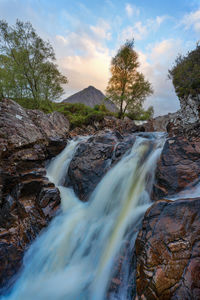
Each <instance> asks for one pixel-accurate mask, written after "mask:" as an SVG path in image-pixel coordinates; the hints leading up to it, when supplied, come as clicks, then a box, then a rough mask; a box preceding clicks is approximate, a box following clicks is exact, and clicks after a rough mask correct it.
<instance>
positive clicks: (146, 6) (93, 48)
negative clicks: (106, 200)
mask: <svg viewBox="0 0 200 300" xmlns="http://www.w3.org/2000/svg"><path fill="white" fill-rule="evenodd" d="M17 18H19V19H20V20H23V21H30V22H31V23H32V25H33V27H34V28H35V29H36V31H37V32H38V34H39V35H40V36H41V37H42V38H44V39H45V40H49V41H50V43H51V44H52V45H53V47H54V49H55V53H56V57H57V63H58V65H59V68H60V70H61V71H62V72H63V73H64V74H65V75H66V76H67V77H68V79H69V84H68V85H67V86H66V87H65V91H66V94H65V96H68V95H70V94H72V93H74V92H77V91H79V90H81V89H82V88H85V87H87V86H89V85H94V86H95V87H96V88H98V89H100V90H102V91H103V92H104V90H105V88H106V85H107V82H108V79H109V76H110V73H109V67H110V61H111V58H112V57H113V56H114V55H115V54H116V51H117V49H118V48H119V47H120V45H122V44H123V43H124V42H125V40H126V39H128V38H132V37H134V39H135V50H136V51H137V52H138V54H139V61H140V70H141V71H142V72H143V73H144V75H145V76H146V78H147V79H148V80H149V81H150V82H151V83H152V85H153V88H154V95H153V96H151V97H149V98H147V100H146V102H145V106H146V107H148V106H149V105H153V106H154V109H155V115H162V114H166V113H168V112H173V111H176V110H177V109H179V101H178V99H177V97H176V95H175V92H174V89H173V86H172V83H171V81H170V80H168V78H167V73H168V69H169V68H170V67H171V66H172V65H173V62H174V60H175V58H176V57H177V55H178V54H179V53H181V54H186V53H187V52H188V51H189V50H192V49H194V48H195V45H196V43H197V41H199V40H200V0H194V1H189V0H166V1H160V0H159V1H158V0H151V1H149V0H135V1H122V0H121V1H120V0H103V1H95V0H93V1H92V0H85V1H76V0H74V1H71V0H70V1H69V0H57V1H56V0H48V1H47V0H0V19H4V20H6V21H8V23H9V24H14V23H15V20H16V19H17Z"/></svg>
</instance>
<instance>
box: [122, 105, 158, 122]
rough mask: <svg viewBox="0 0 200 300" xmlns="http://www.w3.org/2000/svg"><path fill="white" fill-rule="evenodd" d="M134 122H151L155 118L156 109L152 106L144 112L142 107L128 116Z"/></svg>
mask: <svg viewBox="0 0 200 300" xmlns="http://www.w3.org/2000/svg"><path fill="white" fill-rule="evenodd" d="M126 115H127V116H128V117H129V118H130V119H132V120H149V119H151V118H153V115H154V109H153V106H150V107H149V108H148V109H147V110H144V109H143V108H142V107H141V106H140V107H138V108H137V109H136V108H135V110H134V111H132V112H130V113H128V114H126Z"/></svg>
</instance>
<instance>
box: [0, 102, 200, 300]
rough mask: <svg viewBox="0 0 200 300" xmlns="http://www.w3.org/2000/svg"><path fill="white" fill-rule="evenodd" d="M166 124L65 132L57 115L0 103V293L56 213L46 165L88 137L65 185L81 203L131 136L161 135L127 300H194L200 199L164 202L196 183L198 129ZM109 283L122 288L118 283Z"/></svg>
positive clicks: (199, 293) (199, 262) (198, 295)
mask: <svg viewBox="0 0 200 300" xmlns="http://www.w3.org/2000/svg"><path fill="white" fill-rule="evenodd" d="M169 120H171V121H170V122H169ZM169 120H168V122H167V121H166V119H162V120H161V119H159V120H156V121H151V122H149V123H148V124H146V125H143V126H136V125H135V123H134V122H133V121H131V120H128V119H126V120H124V121H120V120H117V119H115V118H113V117H106V118H105V119H104V120H103V122H101V123H95V124H93V126H87V127H83V128H75V129H74V130H73V131H70V124H69V122H68V120H67V119H66V118H65V117H64V116H63V115H62V114H60V113H57V112H55V113H53V114H49V115H46V114H44V113H42V112H40V111H36V110H34V111H33V110H25V109H23V108H22V107H21V106H20V105H18V104H16V103H15V102H13V101H11V100H4V101H3V102H1V103H0V205H1V207H0V287H1V288H2V289H3V288H7V286H8V282H9V279H10V278H12V281H14V280H15V278H14V277H13V275H15V274H16V273H17V271H18V270H19V268H20V266H21V263H22V258H23V253H24V251H25V250H26V249H27V248H28V246H29V245H30V243H31V242H32V241H33V240H34V239H35V237H36V236H37V235H38V234H39V232H40V231H41V230H42V229H43V228H44V227H46V226H47V225H48V223H49V221H50V220H51V219H52V217H53V216H54V215H55V214H56V213H57V212H58V210H59V205H60V195H59V191H58V189H57V188H56V187H55V186H54V184H53V183H51V182H50V181H49V180H48V178H47V177H46V170H45V165H46V162H47V161H48V160H49V159H50V158H52V157H54V156H55V155H57V154H58V153H60V152H61V151H62V149H63V148H64V147H65V145H66V144H67V141H68V140H69V139H71V138H72V137H74V136H76V135H91V134H92V135H93V136H91V137H90V138H89V139H88V140H87V141H83V142H82V143H81V144H80V146H79V147H78V148H77V150H76V153H75V155H74V157H73V159H72V161H71V163H70V166H69V170H68V174H67V176H66V178H65V185H66V186H70V187H73V189H74V191H75V193H76V194H77V195H78V196H79V198H80V199H81V200H82V201H87V200H88V198H89V196H90V195H91V193H92V191H93V190H94V188H95V187H96V185H97V184H98V182H99V181H100V180H101V178H102V177H103V176H104V174H105V173H106V172H107V171H108V170H109V169H110V168H111V167H112V166H113V165H114V164H115V163H116V162H117V161H119V160H120V158H121V157H122V155H123V154H124V153H125V152H126V151H127V150H128V149H129V148H131V146H132V145H133V143H134V141H135V138H134V133H137V134H138V132H141V131H153V130H159V128H160V129H161V128H162V130H163V131H164V130H165V128H167V130H168V134H169V138H168V139H167V140H166V143H165V145H164V148H163V151H162V154H161V157H160V160H159V162H158V166H157V170H156V174H155V184H154V187H153V191H152V199H153V200H154V201H155V203H154V204H153V205H152V207H150V208H149V209H148V211H147V212H146V214H145V216H144V219H143V223H142V225H141V229H140V231H139V234H138V237H137V240H136V246H135V248H134V249H133V257H135V253H136V260H134V259H133V261H134V263H133V266H132V272H133V273H134V274H135V275H134V276H135V281H136V286H135V285H134V286H133V287H132V289H133V291H134V292H135V293H136V294H135V296H133V299H134V298H135V297H136V299H148V300H149V299H195V300H196V299H200V284H199V282H200V277H199V275H200V224H199V219H200V218H199V217H200V216H199V211H200V210H199V209H200V200H199V198H189V199H181V196H180V199H178V200H176V201H175V202H174V201H171V200H169V199H170V198H171V197H172V196H173V195H174V194H176V193H181V192H182V194H183V191H184V190H185V189H186V188H188V189H190V190H191V189H192V188H194V187H195V184H197V182H198V181H199V176H200V154H199V153H200V138H199V126H200V123H199V121H197V120H196V119H195V123H192V124H191V123H190V124H183V123H178V121H177V120H175V116H173V118H172V116H170V118H169ZM173 120H174V121H173ZM168 198H169V199H168ZM120 259H123V258H120ZM135 269H136V270H137V272H136V273H135V272H134V270H135ZM12 281H10V282H9V284H12ZM114 282H115V285H116V286H117V285H120V278H115V281H114ZM133 294H134V293H133Z"/></svg>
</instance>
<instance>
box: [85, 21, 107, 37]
mask: <svg viewBox="0 0 200 300" xmlns="http://www.w3.org/2000/svg"><path fill="white" fill-rule="evenodd" d="M110 28H111V27H110V25H109V24H108V23H107V22H106V21H104V20H102V19H101V20H99V22H98V24H97V25H96V26H90V29H91V30H92V32H93V33H94V34H95V35H96V37H98V38H100V39H106V40H110V39H111V32H110Z"/></svg>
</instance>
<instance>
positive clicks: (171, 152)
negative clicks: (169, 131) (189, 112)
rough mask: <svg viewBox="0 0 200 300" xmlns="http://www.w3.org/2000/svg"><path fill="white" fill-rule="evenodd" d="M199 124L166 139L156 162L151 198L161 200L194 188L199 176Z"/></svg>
mask: <svg viewBox="0 0 200 300" xmlns="http://www.w3.org/2000/svg"><path fill="white" fill-rule="evenodd" d="M199 126H200V124H199V123H198V124H196V125H195V126H194V125H193V126H192V127H185V131H184V132H183V131H181V132H176V133H177V135H175V134H173V135H172V137H170V138H168V139H167V141H166V143H165V145H164V148H163V151H162V154H161V157H160V160H159V162H158V166H157V170H156V176H155V185H154V188H153V198H154V199H162V198H165V197H167V196H171V195H173V194H176V193H177V192H180V191H181V190H183V189H185V188H190V187H192V186H194V185H195V184H196V183H197V182H198V181H199V176H200V155H199V152H200V136H199Z"/></svg>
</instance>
